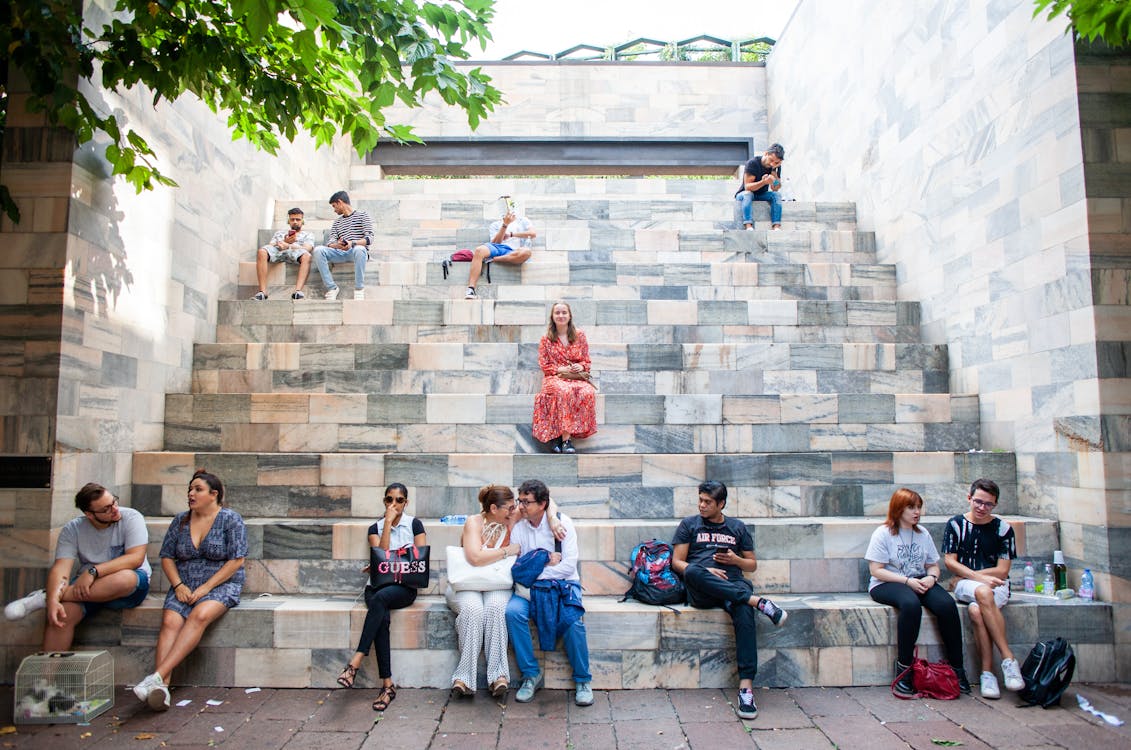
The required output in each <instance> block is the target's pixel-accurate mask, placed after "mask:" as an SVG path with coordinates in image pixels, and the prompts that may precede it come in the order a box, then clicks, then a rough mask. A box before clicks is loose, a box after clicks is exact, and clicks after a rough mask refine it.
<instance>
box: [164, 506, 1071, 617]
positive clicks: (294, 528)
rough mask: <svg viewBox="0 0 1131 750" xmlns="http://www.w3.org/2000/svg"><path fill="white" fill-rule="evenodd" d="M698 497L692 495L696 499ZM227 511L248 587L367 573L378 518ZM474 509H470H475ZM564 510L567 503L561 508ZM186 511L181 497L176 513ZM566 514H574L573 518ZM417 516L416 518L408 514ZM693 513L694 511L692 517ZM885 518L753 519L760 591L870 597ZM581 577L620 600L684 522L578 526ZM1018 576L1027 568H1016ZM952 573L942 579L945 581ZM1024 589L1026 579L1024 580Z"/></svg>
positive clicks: (334, 584)
mask: <svg viewBox="0 0 1131 750" xmlns="http://www.w3.org/2000/svg"><path fill="white" fill-rule="evenodd" d="M689 496H690V497H694V494H693V493H689ZM962 497H963V496H962V495H959V494H954V495H953V496H952V497H951V499H949V502H942V503H932V507H934V506H936V505H939V506H942V505H948V506H949V509H950V510H951V511H954V512H960V511H961V510H962V508H963V507H964V506H965V503H964V502H962ZM230 498H231V502H230V505H229V507H231V508H233V509H234V510H236V511H238V512H240V513H241V515H244V516H245V522H246V525H247V534H248V556H247V575H248V580H247V589H248V590H249V591H252V592H255V593H263V592H266V593H270V594H346V593H351V592H353V591H356V590H357V588H358V586H359V585H361V583H363V582H364V581H361V580H359V570H360V568H361V567H362V565H364V564H365V563H366V562H368V555H369V552H368V549H369V546H368V541H367V538H366V537H367V534H366V532H367V530H368V528H369V526H370V524H372V522H373V521H372V519H362V518H307V519H300V518H286V517H283V518H279V517H271V516H253V515H251V512H252V511H254V510H255V509H256V506H255V505H254V504H252V503H251V502H248V501H247V499H246V498H245V496H244V494H241V493H237V492H232V493H231V494H230ZM468 507H471V506H468ZM563 507H565V502H564V501H563ZM183 508H184V499H183V497H182V498H180V499H179V502H177V503H176V506H175V508H174V510H181V509H183ZM570 510H571V509H570V508H568V507H567V508H566V512H570ZM410 512H412V511H411V510H410ZM694 512H695V511H694V510H693V511H692V513H694ZM949 517H950V516H946V515H938V516H930V517H927V518H925V519H924V521H923V525H924V527H925V528H927V530H928V531H930V533H931V535H932V537H933V538H934V539H935V540H936V544H941V543H942V535H943V527H944V524H945V523H946V520H947V518H949ZM882 518H883V516H882V514H881V515H879V516H870V517H867V518H845V517H800V518H763V519H748V520H747V527H748V528H749V530H750V534H751V536H752V537H753V538H754V549H755V551H756V553H757V556H758V572H757V575H756V579H757V581H758V585H759V587H760V589H759V590H761V591H766V592H768V593H773V594H779V593H791V594H800V593H830V592H831V593H836V592H866V591H867V588H868V567H867V563H866V562H865V561H864V559H863V557H864V553H865V551H866V550H867V548H868V540H869V538H870V537H871V534H872V532H873V531H874V530H875V528H876V526H877V525H878V524H879V523H880V522H881V521H882ZM147 519H148V526H149V538H150V540H151V544H150V549H149V553H150V558H151V563H152V564H153V567H154V569H155V573H154V582H153V587H154V590H155V591H156V590H164V589H165V588H167V587H168V582H167V581H164V580H163V577H162V576H161V575H160V574H159V573H158V572H156V569H157V568H159V567H160V566H159V562H160V561H159V559H158V552H159V550H160V546H161V540H162V538H164V535H165V530H166V529H167V528H168V525H169V522H170V518H168V517H161V516H157V515H149V516H147ZM1008 519H1009V522H1010V525H1011V526H1013V527H1014V531H1015V533H1016V534H1017V539H1018V553H1019V555H1020V556H1021V557H1022V558H1027V559H1034V560H1049V559H1052V553H1053V550H1055V549H1056V548H1057V538H1058V536H1057V524H1056V522H1055V521H1049V520H1044V519H1036V518H1024V517H1018V516H1008ZM421 520H422V521H424V527H425V529H426V530H427V532H428V543H429V545H431V548H432V555H431V560H432V569H433V575H432V580H431V585H430V586H429V587H428V589H426V590H425V591H424V592H423V593H432V594H442V593H443V592H444V590H445V586H446V585H447V578H446V575H447V560H446V547H447V546H448V545H458V544H459V538H460V533H461V527H460V526H451V525H445V524H441V523H439V522H438V521H437V520H435V518H424V517H421ZM576 524H577V534H578V546H579V554H580V561H581V575H582V577H583V578H584V580H585V588H586V591H587V592H588V593H591V594H595V595H602V596H603V595H609V596H611V595H620V594H623V593H624V591H625V590H626V589H627V588H628V579H627V575H628V569H629V566H628V562H627V561H628V558H629V555H630V553H631V551H632V548H633V547H634V546H635V545H636V544H638V543H640V542H641V541H644V540H646V539H652V538H658V539H664V540H670V539H671V538H672V535H673V534H674V533H675V529H676V526H677V525H678V521H676V520H674V519H672V518H668V519H659V518H655V519H603V520H596V519H577V521H576ZM1015 567H1016V570H1014V571H1013V574H1014V577H1015V578H1016V577H1018V576H1020V574H1021V569H1022V567H1023V566H1021V565H1018V566H1015ZM945 580H946V576H944V583H945ZM1018 583H1020V582H1018Z"/></svg>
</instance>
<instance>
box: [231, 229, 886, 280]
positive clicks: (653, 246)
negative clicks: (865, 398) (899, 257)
mask: <svg viewBox="0 0 1131 750" xmlns="http://www.w3.org/2000/svg"><path fill="white" fill-rule="evenodd" d="M280 226H281V225H280ZM313 231H314V232H315V235H316V237H317V238H318V240H319V241H321V240H322V234H321V233H322V232H324V231H325V230H324V228H321V227H317V228H315V229H314V230H313ZM375 231H376V235H375V236H376V239H375V241H374V245H373V250H372V252H371V257H370V259H369V262H370V264H374V263H381V262H389V261H397V262H412V261H422V260H429V261H440V260H442V259H444V258H446V257H448V256H450V255H451V254H452V252H454V251H455V250H456V249H459V248H473V247H475V246H476V245H480V244H482V243H483V242H484V241H485V240H486V237H484V236H483V233H484V231H485V229H484V226H483V225H475V224H469V225H466V226H458V227H452V228H435V227H431V226H429V227H413V228H400V229H397V230H395V231H394V230H393V229H390V228H388V227H378V228H377V229H376V230H375ZM272 233H273V230H271V229H262V230H260V236H259V245H264V244H266V243H267V242H269V241H270V239H271V235H272ZM246 257H247V259H248V260H253V259H254V253H253V252H252V251H251V250H250V249H249V250H248V253H247V256H246ZM548 261H555V262H569V263H574V262H578V263H580V262H604V263H732V262H740V263H746V262H755V263H765V264H771V265H772V264H781V263H854V264H855V263H859V264H863V265H869V264H875V263H876V243H875V236H874V234H872V233H871V232H855V231H843V230H833V229H813V230H809V229H788V228H787V229H782V230H780V231H767V230H763V229H759V230H755V231H739V230H732V229H715V228H712V227H705V228H700V229H693V228H691V227H689V226H677V227H674V228H670V229H654V228H644V229H633V228H603V227H600V226H593V225H592V223H591V222H581V221H578V222H555V223H551V224H550V225H548V226H546V227H540V228H539V236H538V239H537V240H536V242H535V246H534V255H533V257H532V259H531V260H530V261H528V262H527V263H526V264H525V267H527V268H530V267H535V266H537V265H538V264H539V263H542V262H548Z"/></svg>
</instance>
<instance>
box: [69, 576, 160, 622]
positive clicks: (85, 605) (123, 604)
mask: <svg viewBox="0 0 1131 750" xmlns="http://www.w3.org/2000/svg"><path fill="white" fill-rule="evenodd" d="M134 573H137V588H135V589H134V590H133V593H132V594H129V595H128V596H123V597H121V598H119V599H111V600H110V601H108V602H79V604H81V605H82V615H83V618H87V617H90V616H91V615H94V614H97V613H98V612H99V611H101V610H103V609H133V608H134V607H136V606H137V605H139V604H141V603H142V602H143V601H145V597H146V596H148V595H149V574H148V573H146V572H145V571H144V570H141V569H140V568H139V569H137V570H135V571H134ZM76 577H77V576H76ZM71 583H74V581H73V580H72V581H71Z"/></svg>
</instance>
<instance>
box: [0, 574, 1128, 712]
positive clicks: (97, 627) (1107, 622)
mask: <svg viewBox="0 0 1131 750" xmlns="http://www.w3.org/2000/svg"><path fill="white" fill-rule="evenodd" d="M755 581H757V578H755ZM357 589H358V591H360V582H359V583H358V586H357ZM358 597H359V594H351V595H349V596H336V597H326V596H318V597H312V596H271V597H264V598H253V597H252V596H251V595H248V596H245V598H244V600H243V602H242V603H241V604H240V605H239V606H238V607H236V608H234V609H232V610H231V611H229V612H228V613H227V614H226V615H224V617H222V618H221V619H220V620H218V621H217V622H216V623H215V624H213V625H212V626H211V627H209V629H208V630H207V632H206V633H205V634H204V637H203V639H202V640H201V642H200V645H199V646H198V647H197V648H196V649H195V650H194V651H193V653H192V654H191V655H190V656H189V657H188V659H187V660H186V662H185V663H184V665H183V666H182V667H180V668H178V670H177V672H176V674H175V676H174V684H175V685H209V686H239V687H243V686H247V687H263V688H271V687H275V688H298V687H322V688H333V687H334V686H335V682H334V681H335V680H336V679H337V676H338V673H339V672H340V671H341V669H342V665H343V664H344V663H345V661H346V660H347V659H348V658H349V655H350V654H351V653H352V652H353V650H354V648H355V646H356V645H357V639H358V637H359V635H360V633H361V627H362V623H363V621H364V619H365V605H364V603H362V602H360V601H359V600H358ZM618 599H619V597H611V596H607V597H606V596H593V595H586V597H585V608H586V613H585V626H586V632H587V640H588V644H589V659H590V670H591V672H592V673H593V687H594V688H595V689H598V690H631V689H641V690H652V689H655V688H656V687H662V688H726V689H728V690H730V689H733V687H734V685H735V684H736V682H737V675H736V673H735V667H734V631H733V628H732V626H731V623H730V619H729V616H728V615H727V614H726V612H724V611H723V610H721V609H710V610H696V609H693V608H690V607H686V606H679V607H677V608H676V609H677V610H678V611H672V610H669V609H665V608H663V607H651V606H648V605H645V604H640V603H638V602H635V601H628V602H620V601H618ZM774 601H775V602H777V603H778V604H779V605H781V606H782V607H783V608H784V609H785V610H786V611H787V612H788V613H789V617H788V619H787V620H786V622H785V623H784V624H783V625H782V626H781V627H777V628H775V627H774V626H773V625H772V624H771V623H770V622H769V620H767V619H766V618H764V617H758V618H757V620H758V624H757V627H758V647H759V653H758V657H759V659H758V660H759V665H758V676H757V678H756V680H755V684H757V685H764V686H774V687H816V686H825V687H840V686H846V685H885V684H888V683H890V681H891V665H892V661H893V660H894V658H895V643H896V611H895V610H894V609H893V608H891V607H887V606H884V605H881V604H877V603H875V602H873V601H872V600H871V599H870V598H869V597H868V596H867V595H866V594H859V593H857V594H810V595H786V596H780V597H775V599H774ZM161 602H162V599H160V598H159V597H158V596H157V595H153V594H151V595H150V596H149V598H148V599H146V601H145V602H144V603H143V604H142V605H141V606H140V607H138V608H136V609H133V610H127V611H126V612H124V613H118V612H104V613H101V614H100V615H99V616H98V617H97V618H92V620H91V621H90V622H89V623H87V622H84V623H82V624H80V625H79V628H78V634H77V639H78V641H79V642H81V643H84V644H87V645H97V646H98V647H101V648H107V649H109V651H110V652H111V654H112V655H113V657H114V662H115V668H116V670H117V671H116V677H117V680H118V681H119V682H125V683H133V682H136V681H138V680H140V679H141V678H142V677H143V676H145V675H146V674H147V673H148V672H149V671H150V670H152V668H153V649H154V647H155V643H156V640H157V632H158V629H159V627H160V621H161ZM959 611H960V614H961V617H962V621H963V630H964V641H965V642H966V644H968V646H967V648H966V650H965V657H966V665H965V666H966V669H967V672H968V673H969V674H974V675H976V674H977V673H978V669H977V662H976V655H975V652H974V649H973V647H972V646H970V645H969V644H972V643H973V642H974V641H973V634H972V631H971V628H970V623H969V620H968V614H967V611H966V607H964V606H961V607H959ZM1004 614H1005V620H1006V623H1007V632H1008V633H1009V636H1010V640H1011V645H1012V647H1013V649H1014V651H1015V652H1016V653H1018V654H1025V653H1027V652H1028V649H1029V648H1030V647H1031V646H1032V644H1033V643H1034V642H1036V641H1039V640H1045V639H1048V638H1052V637H1055V636H1064V637H1066V638H1068V639H1069V640H1070V641H1071V642H1072V647H1073V649H1074V651H1075V653H1076V659H1077V663H1076V673H1075V679H1076V680H1079V681H1082V682H1112V681H1114V680H1115V679H1116V677H1115V647H1114V645H1113V641H1114V631H1115V626H1114V620H1113V612H1112V605H1110V604H1108V603H1103V602H1092V603H1086V604H1085V603H1082V602H1078V601H1072V602H1067V603H1063V602H1061V603H1054V602H1053V601H1049V600H1043V598H1038V597H1028V596H1024V595H1021V596H1016V597H1014V600H1013V601H1011V602H1010V605H1009V606H1008V607H1006V608H1005V610H1004ZM42 630H43V613H42V612H35V613H33V614H32V615H31V616H29V617H26V618H24V619H23V620H21V621H19V622H17V623H8V624H7V626H6V629H5V636H6V637H5V640H4V643H3V645H2V646H0V654H2V655H3V657H4V663H5V664H8V665H11V668H12V669H13V670H14V669H15V665H16V664H18V663H19V660H20V659H21V658H22V657H23V656H26V655H27V654H29V653H33V652H35V651H37V650H38V649H39V647H40V646H39V643H40V638H41V634H42ZM390 636H391V645H392V667H393V674H394V676H395V678H396V681H397V684H398V685H401V686H404V687H434V688H442V689H447V688H448V687H449V686H450V684H451V673H452V670H453V669H454V667H455V665H456V662H457V661H458V656H459V650H458V649H459V645H458V637H457V635H456V631H455V617H454V615H453V614H452V613H451V611H450V610H449V609H448V607H447V605H446V604H445V603H444V601H443V599H442V598H441V597H439V596H421V597H418V598H417V600H416V602H415V603H414V604H412V605H411V606H410V607H408V608H406V609H403V610H397V611H396V612H394V613H393V615H392V619H391V628H390ZM535 638H537V635H536V633H535ZM918 642H919V644H920V646H921V648H920V654H919V655H920V656H922V657H925V658H928V659H931V660H937V659H939V658H941V657H942V653H941V650H940V643H941V641H940V637H939V633H938V630H937V627H936V625H935V619H934V618H933V617H931V616H929V615H927V616H925V617H923V625H922V630H921V632H920V634H919V639H918ZM535 643H537V640H535ZM536 653H537V655H538V657H539V660H540V662H541V663H542V664H543V668H544V669H545V670H546V687H548V688H551V689H562V688H569V687H571V686H572V682H571V671H570V669H569V664H568V662H567V661H566V659H565V658H564V655H563V653H562V652H561V651H560V650H558V651H555V652H551V653H542V652H536ZM480 670H481V672H480V686H481V687H482V686H484V685H485V680H484V677H483V675H482V670H483V667H482V666H480ZM375 673H376V665H375V663H374V662H373V660H372V659H371V658H368V657H367V658H366V660H365V661H364V663H363V666H362V669H361V670H360V671H359V673H358V678H357V682H356V683H355V687H358V688H371V687H373V685H374V682H375V678H376V674H375ZM511 674H512V676H514V675H517V672H516V670H515V667H514V664H513V663H512V664H511ZM484 696H485V694H484V693H481V694H480V696H479V697H478V698H477V700H487V699H488V698H486V697H484ZM174 697H175V695H174ZM130 699H131V700H132V696H130ZM512 699H513V695H512ZM967 700H968V699H967Z"/></svg>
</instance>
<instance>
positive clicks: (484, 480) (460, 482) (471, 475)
mask: <svg viewBox="0 0 1131 750" xmlns="http://www.w3.org/2000/svg"><path fill="white" fill-rule="evenodd" d="M504 458H505V457H504ZM447 483H448V485H449V486H453V487H480V486H485V485H488V484H505V485H507V486H508V487H511V488H512V489H513V487H514V484H515V479H514V465H513V462H511V461H508V460H500V456H499V455H498V454H497V453H453V454H452V455H451V456H449V457H448V477H447Z"/></svg>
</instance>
